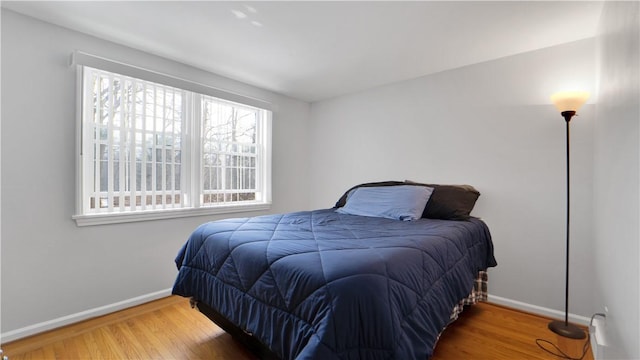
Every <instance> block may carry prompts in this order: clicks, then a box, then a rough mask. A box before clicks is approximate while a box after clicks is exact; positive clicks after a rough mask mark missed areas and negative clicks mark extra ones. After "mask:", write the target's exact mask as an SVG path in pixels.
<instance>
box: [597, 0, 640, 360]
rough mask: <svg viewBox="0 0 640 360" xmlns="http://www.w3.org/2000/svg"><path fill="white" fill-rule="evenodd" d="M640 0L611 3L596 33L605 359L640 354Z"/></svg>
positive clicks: (599, 272)
mask: <svg viewBox="0 0 640 360" xmlns="http://www.w3.org/2000/svg"><path fill="white" fill-rule="evenodd" d="M639 9H640V3H638V2H606V3H605V5H604V9H603V13H602V18H601V22H600V27H599V35H598V59H599V65H598V70H599V89H598V90H599V91H598V92H599V97H598V105H597V110H596V121H595V131H594V133H595V144H594V145H595V146H594V155H595V158H594V181H595V184H594V185H595V186H594V190H595V191H594V219H595V229H594V230H595V236H594V238H595V244H594V245H595V246H594V253H595V254H596V262H595V265H596V278H595V285H596V294H597V295H598V296H597V299H598V301H597V308H596V310H597V311H598V312H605V309H604V308H605V306H606V307H607V308H608V310H609V311H608V312H607V313H606V315H607V320H606V321H607V330H608V335H609V336H608V339H609V341H610V342H611V344H610V346H609V347H606V348H604V356H605V358H607V359H640V340H639V339H640V329H639V326H640V293H639V287H640V267H639V265H638V262H639V259H640V245H639V244H638V243H639V241H640V230H639V226H640V210H639V208H640V206H639V202H640V191H639V190H640V189H639V187H640V174H639V173H640V134H639V131H640V126H639V125H638V123H639V122H640V105H639V102H640V71H639V70H638V68H639V66H640V56H639V53H640V48H639V43H640V39H639V37H640V35H639V34H640V17H639V12H640V11H639Z"/></svg>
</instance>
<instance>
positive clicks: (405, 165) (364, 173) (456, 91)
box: [310, 39, 595, 316]
mask: <svg viewBox="0 0 640 360" xmlns="http://www.w3.org/2000/svg"><path fill="white" fill-rule="evenodd" d="M434 51H437V50H436V49H434ZM594 55H595V40H594V39H587V40H582V41H578V42H574V43H570V44H566V45H562V46H557V47H553V48H547V49H542V50H538V51H534V52H530V53H525V54H521V55H516V56H511V57H507V58H503V59H499V60H495V61H490V62H486V63H480V64H476V65H472V66H467V67H464V68H460V69H456V70H451V71H446V72H442V73H438V74H434V75H429V76H425V77H421V78H418V79H414V80H409V81H404V82H400V83H397V84H391V85H387V86H382V87H379V88H375V89H371V90H368V91H364V92H361V93H357V94H353V95H349V96H343V97H339V98H336V99H332V100H327V101H322V102H319V103H314V104H312V106H311V132H312V134H313V136H312V137H311V151H310V156H311V158H310V163H312V164H313V167H312V168H311V176H310V179H311V188H312V189H313V192H312V194H311V196H312V197H311V206H312V207H330V206H332V205H333V203H334V202H335V201H336V200H337V199H338V197H339V196H340V195H341V194H342V192H343V191H344V190H346V189H347V188H348V187H350V186H351V185H354V184H357V183H361V182H367V181H377V180H404V179H412V180H416V181H421V182H439V183H453V184H459V183H468V184H471V185H473V186H475V187H476V188H477V189H478V190H479V191H480V192H481V193H482V195H481V197H480V198H479V200H478V203H477V204H476V208H475V209H474V212H473V215H476V216H480V217H482V218H484V219H485V220H486V222H487V223H488V225H489V227H490V229H491V231H492V234H493V240H494V243H495V254H496V258H497V261H498V267H497V268H495V269H494V270H491V271H490V275H489V278H490V281H489V292H490V293H491V294H492V295H494V296H499V297H502V298H505V299H509V300H515V301H520V302H525V303H528V304H533V305H536V306H542V307H546V308H550V309H556V310H561V311H564V264H565V262H564V256H565V196H566V195H565V122H564V119H563V118H562V117H561V116H560V114H559V113H558V112H557V111H556V110H555V108H554V107H553V105H551V103H550V100H549V95H551V94H552V93H553V92H555V91H557V90H559V89H561V88H562V87H565V86H578V87H580V88H583V89H586V90H588V91H592V92H593V90H594V77H595V76H594V69H595V56H594ZM593 107H594V106H593V105H586V106H585V107H584V108H583V109H582V110H581V111H580V114H579V115H580V116H578V117H576V118H574V120H572V122H571V137H572V176H573V182H572V207H573V209H572V211H573V212H572V253H571V257H572V263H571V271H572V279H571V304H570V311H571V312H573V313H576V314H580V315H583V316H589V315H591V310H592V309H593V305H592V303H593V299H592V298H593V296H592V295H593V286H592V279H593V277H594V272H593V267H592V264H593V256H592V252H591V248H592V218H591V207H592V206H591V199H592V181H591V178H592V156H593V154H592V138H593V118H594V109H593Z"/></svg>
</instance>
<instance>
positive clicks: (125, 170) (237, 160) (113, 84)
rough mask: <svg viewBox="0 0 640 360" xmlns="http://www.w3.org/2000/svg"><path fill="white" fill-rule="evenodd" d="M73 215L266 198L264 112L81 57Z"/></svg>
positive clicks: (258, 204) (230, 204)
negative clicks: (85, 62) (87, 62)
mask: <svg viewBox="0 0 640 360" xmlns="http://www.w3.org/2000/svg"><path fill="white" fill-rule="evenodd" d="M79 72H80V74H81V78H82V84H81V90H80V92H81V95H82V100H81V104H82V106H81V119H80V122H79V125H80V131H79V133H80V144H81V145H80V148H81V152H80V159H79V161H78V164H79V168H80V169H79V183H80V184H81V186H80V189H79V201H78V204H79V206H78V210H77V215H75V216H74V218H75V219H76V221H77V222H78V225H91V224H102V223H112V222H128V221H138V220H145V219H157V218H167V217H176V216H190V215H200V214H203V213H211V212H234V211H246V210H255V209H264V208H265V206H266V208H268V205H269V204H270V179H269V174H270V159H269V156H270V120H271V119H270V112H269V111H267V110H265V109H261V108H257V107H254V106H250V105H246V104H240V103H236V102H233V101H229V100H225V99H221V98H216V97H213V96H209V95H203V94H199V93H194V92H191V91H187V90H184V89H180V88H176V87H172V86H168V85H164V84H159V83H155V82H151V81H147V80H143V79H138V78H135V77H131V76H127V75H122V74H119V73H114V72H110V71H105V70H100V69H95V68H91V67H88V66H81V67H80V71H79Z"/></svg>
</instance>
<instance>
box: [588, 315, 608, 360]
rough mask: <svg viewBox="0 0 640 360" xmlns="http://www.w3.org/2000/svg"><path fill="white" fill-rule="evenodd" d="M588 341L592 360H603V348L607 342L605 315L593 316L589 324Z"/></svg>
mask: <svg viewBox="0 0 640 360" xmlns="http://www.w3.org/2000/svg"><path fill="white" fill-rule="evenodd" d="M589 340H590V342H591V350H592V352H593V359H594V360H602V359H604V348H605V347H606V346H608V342H607V324H606V316H605V314H600V313H598V314H594V315H593V316H592V317H591V321H590V323H589Z"/></svg>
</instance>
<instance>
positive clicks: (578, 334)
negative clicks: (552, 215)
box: [549, 111, 587, 339]
mask: <svg viewBox="0 0 640 360" xmlns="http://www.w3.org/2000/svg"><path fill="white" fill-rule="evenodd" d="M575 114H576V112H575V111H563V112H562V113H561V115H562V117H564V120H565V123H566V129H567V131H566V137H567V140H566V144H567V229H566V230H567V237H566V239H567V244H566V260H565V266H566V267H565V283H564V291H565V292H564V322H562V321H552V322H550V323H549V329H550V330H551V331H553V332H554V333H556V334H558V335H561V336H564V337H568V338H572V339H584V338H585V337H586V336H587V335H586V334H585V332H584V331H583V330H582V329H580V328H579V327H577V326H575V325H573V324H569V233H570V231H569V219H570V216H569V215H570V209H571V205H570V199H571V186H570V183H571V182H570V166H569V164H570V163H569V122H570V121H571V118H572V117H573V116H574V115H575Z"/></svg>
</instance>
